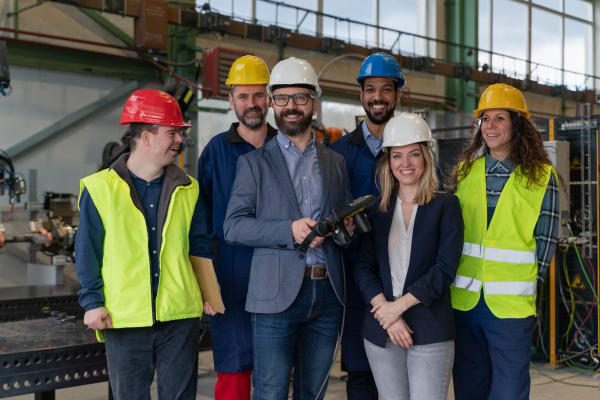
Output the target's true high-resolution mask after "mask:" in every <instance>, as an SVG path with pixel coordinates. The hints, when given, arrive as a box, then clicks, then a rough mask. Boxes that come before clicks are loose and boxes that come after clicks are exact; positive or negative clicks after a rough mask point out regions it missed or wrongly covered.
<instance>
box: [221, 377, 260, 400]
mask: <svg viewBox="0 0 600 400" xmlns="http://www.w3.org/2000/svg"><path fill="white" fill-rule="evenodd" d="M251 376H252V371H246V372H235V373H225V372H217V384H216V385H215V400H250V390H251V386H252V385H251V380H250V377H251Z"/></svg>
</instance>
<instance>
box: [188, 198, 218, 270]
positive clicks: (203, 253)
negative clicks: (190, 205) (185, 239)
mask: <svg viewBox="0 0 600 400" xmlns="http://www.w3.org/2000/svg"><path fill="white" fill-rule="evenodd" d="M204 215H205V214H204V211H203V209H202V201H201V200H200V198H198V201H197V202H196V208H195V209H194V216H193V217H192V226H191V227H190V234H189V238H190V255H191V256H196V257H203V258H210V259H211V260H212V258H213V252H212V242H211V240H210V239H209V238H208V232H207V231H206V219H205V218H204Z"/></svg>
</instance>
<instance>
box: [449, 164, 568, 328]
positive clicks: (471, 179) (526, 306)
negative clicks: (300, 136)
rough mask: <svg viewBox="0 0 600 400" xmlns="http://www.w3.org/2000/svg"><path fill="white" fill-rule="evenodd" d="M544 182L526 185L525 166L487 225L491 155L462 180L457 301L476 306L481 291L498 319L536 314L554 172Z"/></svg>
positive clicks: (457, 304)
mask: <svg viewBox="0 0 600 400" xmlns="http://www.w3.org/2000/svg"><path fill="white" fill-rule="evenodd" d="M544 171H545V175H544V180H543V185H540V186H533V187H531V188H526V187H525V185H524V182H525V178H523V177H522V175H521V166H517V168H516V169H515V171H513V173H512V175H511V176H510V178H509V179H508V181H507V182H506V185H505V186H504V189H503V190H502V193H501V195H500V198H499V199H498V204H497V206H496V209H495V211H494V216H493V217H492V221H491V222H490V226H489V228H488V226H487V200H486V179H485V157H481V158H479V159H477V160H476V161H475V162H474V163H473V165H472V167H471V171H470V173H469V174H468V175H467V176H466V177H465V179H463V180H462V181H461V182H460V185H459V187H458V191H457V192H456V195H457V196H458V198H459V200H460V204H461V208H462V214H463V219H464V223H465V243H464V247H463V254H462V257H461V259H460V264H459V267H458V272H457V274H456V280H455V281H454V283H453V284H452V286H451V287H450V293H451V296H452V306H453V307H454V308H455V309H457V310H461V311H468V310H470V309H472V308H474V307H475V306H476V305H477V303H478V302H479V298H480V295H481V294H480V293H481V291H482V290H483V296H484V299H485V302H486V303H487V305H488V307H489V309H490V310H491V311H492V313H493V314H494V315H495V316H496V317H498V318H525V317H528V316H530V315H535V298H536V293H537V283H536V276H537V254H536V242H535V237H534V229H535V225H536V223H537V220H538V218H539V215H540V209H541V206H542V201H543V199H544V194H545V193H546V188H547V186H548V181H549V179H550V174H551V173H553V174H555V175H556V172H555V171H554V168H552V166H550V165H546V166H545V168H544Z"/></svg>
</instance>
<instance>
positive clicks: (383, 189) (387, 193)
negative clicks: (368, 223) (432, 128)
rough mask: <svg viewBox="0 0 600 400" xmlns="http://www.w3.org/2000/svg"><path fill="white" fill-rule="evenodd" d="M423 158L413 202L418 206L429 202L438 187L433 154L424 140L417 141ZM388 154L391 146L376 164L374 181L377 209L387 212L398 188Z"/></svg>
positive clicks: (398, 184)
mask: <svg viewBox="0 0 600 400" xmlns="http://www.w3.org/2000/svg"><path fill="white" fill-rule="evenodd" d="M418 144H419V147H420V149H421V153H422V154H423V158H424V160H425V171H423V175H421V180H420V182H419V190H418V192H417V196H416V197H415V200H414V201H415V204H418V205H420V206H422V205H424V204H427V203H429V202H430V201H431V200H433V198H434V197H435V190H436V189H437V188H438V179H437V175H436V174H435V166H434V162H433V155H432V154H431V150H430V149H429V148H428V147H427V144H425V143H424V142H421V143H418ZM390 154H391V148H388V150H387V151H386V154H384V156H383V157H381V159H380V160H379V163H378V164H377V172H376V174H375V176H376V182H377V188H378V189H379V192H380V193H381V194H380V197H381V204H379V211H381V212H387V211H388V209H389V208H390V205H391V204H392V195H393V194H394V192H396V191H398V190H399V189H400V183H399V182H398V179H396V177H395V176H394V174H393V173H392V169H391V167H390Z"/></svg>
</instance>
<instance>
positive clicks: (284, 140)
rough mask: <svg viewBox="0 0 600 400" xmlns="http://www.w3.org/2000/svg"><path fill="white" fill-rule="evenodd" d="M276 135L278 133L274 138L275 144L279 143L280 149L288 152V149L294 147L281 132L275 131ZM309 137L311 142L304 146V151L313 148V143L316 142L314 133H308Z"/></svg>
mask: <svg viewBox="0 0 600 400" xmlns="http://www.w3.org/2000/svg"><path fill="white" fill-rule="evenodd" d="M277 133H280V134H279V135H276V136H275V138H276V139H277V143H279V146H281V147H282V148H284V149H286V150H288V149H289V148H294V147H296V145H295V144H294V142H292V141H291V140H290V139H289V138H288V137H287V136H285V135H284V134H283V133H281V131H277ZM310 135H311V141H310V142H308V143H307V144H306V148H305V151H306V150H308V149H311V148H313V147H314V145H315V142H316V136H315V132H314V131H310Z"/></svg>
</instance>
